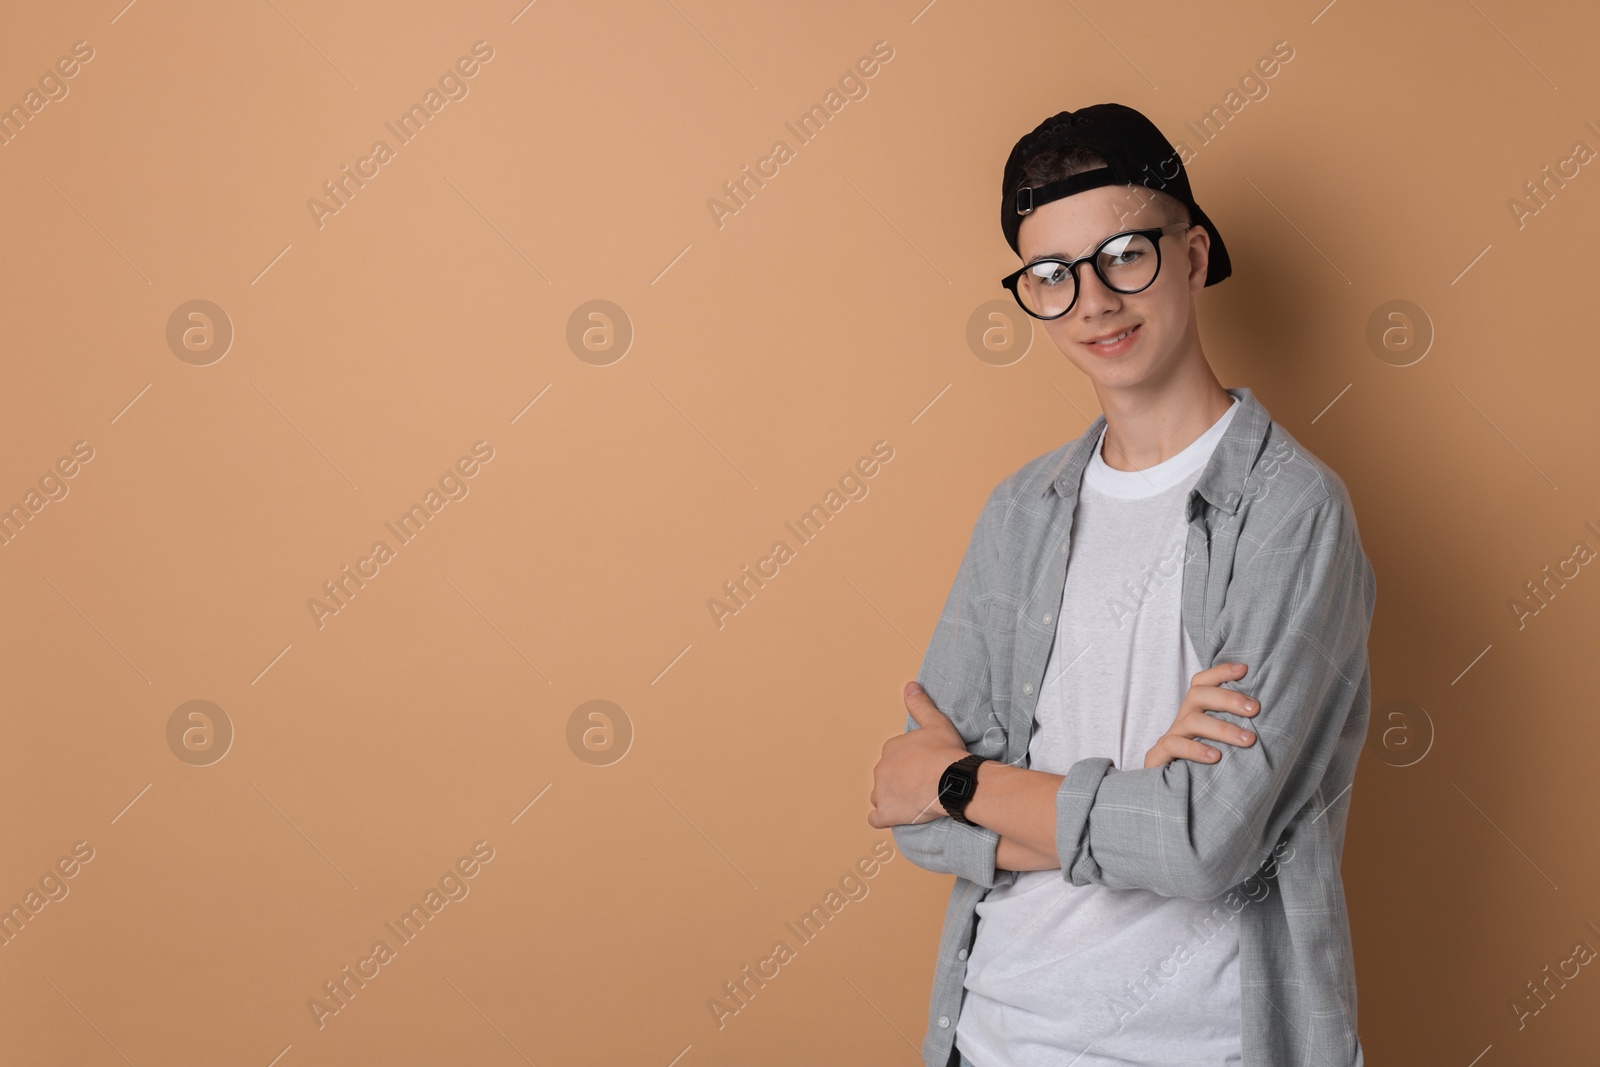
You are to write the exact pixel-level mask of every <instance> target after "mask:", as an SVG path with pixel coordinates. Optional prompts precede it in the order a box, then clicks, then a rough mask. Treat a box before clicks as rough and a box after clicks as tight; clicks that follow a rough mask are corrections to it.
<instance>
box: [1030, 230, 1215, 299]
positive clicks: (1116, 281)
mask: <svg viewBox="0 0 1600 1067" xmlns="http://www.w3.org/2000/svg"><path fill="white" fill-rule="evenodd" d="M1187 229H1189V223H1186V222H1174V223H1172V224H1171V225H1168V226H1155V227H1152V228H1150V229H1148V230H1123V231H1122V232H1121V233H1114V234H1112V235H1111V236H1110V237H1107V238H1106V239H1105V240H1104V241H1101V242H1100V245H1099V247H1098V248H1096V249H1095V250H1094V251H1093V252H1091V253H1090V254H1089V255H1087V256H1084V257H1083V258H1081V259H1072V260H1067V259H1036V260H1034V261H1033V262H1032V263H1028V264H1025V265H1024V266H1023V267H1022V268H1021V269H1019V270H1017V271H1015V272H1013V273H1011V274H1008V275H1006V276H1005V277H1004V278H1001V279H1000V284H1001V285H1003V286H1005V287H1006V288H1007V289H1009V290H1011V295H1012V296H1014V297H1016V298H1017V303H1018V304H1020V305H1021V306H1022V310H1023V311H1026V312H1027V313H1028V314H1030V315H1032V316H1033V317H1034V318H1036V319H1059V318H1060V317H1061V316H1063V315H1065V314H1066V313H1067V312H1069V311H1071V310H1072V305H1074V304H1076V303H1077V302H1078V266H1079V264H1082V263H1089V264H1092V265H1093V266H1094V272H1095V274H1097V275H1099V277H1100V280H1101V281H1102V282H1104V283H1105V285H1106V288H1107V289H1110V290H1111V291H1112V292H1116V293H1122V294H1124V295H1126V294H1129V293H1137V292H1139V291H1141V290H1144V289H1148V288H1149V287H1150V285H1151V283H1153V282H1154V281H1155V280H1156V275H1157V274H1158V273H1160V271H1161V237H1162V235H1163V234H1168V233H1182V232H1184V231H1185V230H1187Z"/></svg>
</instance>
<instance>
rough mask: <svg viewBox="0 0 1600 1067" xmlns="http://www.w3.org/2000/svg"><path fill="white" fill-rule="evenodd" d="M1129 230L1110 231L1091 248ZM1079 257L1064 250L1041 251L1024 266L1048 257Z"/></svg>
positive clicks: (1086, 252) (1085, 252)
mask: <svg viewBox="0 0 1600 1067" xmlns="http://www.w3.org/2000/svg"><path fill="white" fill-rule="evenodd" d="M1127 232H1128V231H1126V230H1117V231H1115V232H1113V233H1108V234H1106V235H1105V237H1102V238H1100V240H1098V241H1096V242H1094V243H1093V244H1092V245H1090V246H1089V248H1090V249H1094V248H1099V247H1100V245H1101V244H1102V243H1103V242H1104V241H1106V240H1107V239H1108V238H1112V237H1115V236H1116V235H1117V234H1119V233H1127ZM1083 254H1084V255H1088V254H1089V252H1088V250H1085V251H1084V253H1083ZM1077 258H1078V257H1077V256H1069V255H1067V254H1065V253H1063V252H1041V253H1040V254H1039V255H1037V256H1034V257H1033V258H1032V259H1030V260H1028V261H1027V262H1026V263H1024V264H1023V266H1024V267H1031V266H1033V265H1034V264H1035V263H1038V262H1041V261H1042V260H1046V259H1066V260H1072V259H1077Z"/></svg>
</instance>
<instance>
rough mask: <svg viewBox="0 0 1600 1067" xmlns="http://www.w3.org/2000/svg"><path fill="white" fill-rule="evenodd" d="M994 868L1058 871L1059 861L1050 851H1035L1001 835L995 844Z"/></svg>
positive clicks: (999, 869)
mask: <svg viewBox="0 0 1600 1067" xmlns="http://www.w3.org/2000/svg"><path fill="white" fill-rule="evenodd" d="M994 868H995V870H997V871H1059V870H1060V869H1061V861H1060V860H1059V859H1057V858H1056V854H1055V853H1054V852H1051V853H1050V854H1049V855H1045V854H1044V853H1042V852H1036V851H1034V850H1033V849H1031V848H1029V847H1028V846H1027V845H1024V844H1023V843H1022V842H1021V841H1018V840H1017V839H1016V838H1014V837H1005V836H1002V837H1001V838H1000V840H999V841H998V842H997V843H996V845H995V850H994Z"/></svg>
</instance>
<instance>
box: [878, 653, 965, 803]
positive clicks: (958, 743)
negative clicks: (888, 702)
mask: <svg viewBox="0 0 1600 1067" xmlns="http://www.w3.org/2000/svg"><path fill="white" fill-rule="evenodd" d="M905 699H906V710H907V711H908V712H910V713H911V717H912V718H913V719H915V720H916V721H917V726H918V729H915V730H907V731H905V732H903V733H900V734H896V735H895V736H894V737H891V738H889V740H887V741H885V742H884V743H883V755H882V756H880V757H878V763H877V765H876V766H875V767H873V768H872V793H871V795H870V796H868V798H867V799H868V800H870V801H871V802H872V810H871V811H870V812H868V813H867V825H868V826H872V827H875V828H877V829H879V830H881V829H884V828H885V827H888V826H901V825H905V824H908V823H919V822H932V821H933V820H934V819H937V818H939V817H940V816H942V815H943V814H944V813H945V812H944V805H942V804H940V803H939V778H940V776H941V775H943V774H944V772H945V768H946V767H948V766H950V764H952V763H954V762H955V761H956V760H958V759H961V758H962V757H963V756H965V755H967V745H966V742H965V741H963V740H961V733H960V732H959V731H958V730H957V729H956V726H955V723H953V722H951V721H950V720H949V718H948V717H946V715H945V714H944V712H942V711H940V710H939V709H938V708H937V707H935V706H934V703H933V700H932V699H930V698H929V696H928V694H927V693H925V692H924V691H923V689H922V687H921V686H920V685H918V684H917V683H916V682H911V683H909V684H908V685H907V686H906V688H905Z"/></svg>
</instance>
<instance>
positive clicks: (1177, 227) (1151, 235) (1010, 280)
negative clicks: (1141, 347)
mask: <svg viewBox="0 0 1600 1067" xmlns="http://www.w3.org/2000/svg"><path fill="white" fill-rule="evenodd" d="M1195 225H1198V224H1197V223H1188V222H1173V223H1168V224H1167V225H1165V226H1152V227H1150V228H1149V229H1144V230H1121V231H1118V232H1117V233H1114V234H1112V235H1111V236H1110V237H1107V238H1106V239H1105V240H1104V241H1101V242H1100V243H1099V244H1098V245H1096V246H1095V249H1094V251H1093V252H1090V253H1089V254H1088V255H1087V256H1082V257H1080V258H1078V259H1073V260H1066V259H1057V258H1056V257H1054V256H1041V257H1040V258H1038V259H1036V260H1033V261H1032V262H1030V263H1024V264H1023V265H1022V266H1020V267H1018V268H1017V269H1016V270H1015V271H1013V272H1012V273H1010V274H1008V275H1006V276H1005V277H1004V278H1001V279H1000V284H1001V285H1002V286H1004V287H1005V288H1007V289H1009V290H1011V295H1012V296H1013V297H1015V298H1016V301H1017V306H1018V307H1020V308H1021V309H1022V310H1023V311H1026V312H1027V313H1028V314H1029V315H1032V316H1033V317H1034V318H1036V319H1039V320H1041V321H1043V322H1053V321H1054V320H1056V319H1059V318H1060V317H1061V316H1062V315H1065V314H1066V313H1067V312H1069V311H1071V310H1072V309H1073V308H1074V307H1075V306H1076V305H1077V303H1078V296H1079V295H1080V294H1081V293H1082V292H1083V286H1082V285H1081V284H1079V282H1078V265H1079V264H1080V263H1087V264H1089V265H1090V266H1091V267H1093V268H1094V273H1095V277H1097V278H1099V279H1100V283H1101V284H1102V285H1104V286H1105V287H1106V288H1107V289H1109V290H1111V291H1112V292H1113V293H1117V294H1118V295H1120V296H1132V295H1133V294H1134V293H1142V292H1144V291H1145V290H1146V289H1148V288H1150V287H1151V286H1152V285H1154V284H1155V283H1156V279H1157V278H1159V277H1160V276H1161V238H1162V237H1165V236H1166V235H1167V234H1169V233H1180V232H1185V231H1187V230H1190V229H1192V228H1193V227H1194V226H1195ZM1133 236H1139V237H1145V238H1148V239H1149V241H1150V243H1151V244H1152V245H1154V246H1155V249H1156V269H1155V273H1154V274H1152V275H1150V280H1149V281H1147V282H1145V283H1144V284H1143V285H1141V286H1139V288H1137V289H1128V290H1122V289H1118V288H1117V287H1116V286H1114V285H1112V284H1111V282H1110V281H1108V280H1107V279H1106V276H1105V272H1104V271H1102V270H1101V269H1100V253H1101V252H1103V251H1105V247H1106V245H1108V244H1110V243H1111V242H1112V241H1115V240H1116V239H1117V238H1119V237H1133ZM1041 263H1060V264H1061V265H1062V266H1064V267H1066V268H1067V273H1068V274H1070V275H1071V276H1072V300H1071V301H1070V302H1069V303H1068V304H1067V306H1066V307H1064V308H1062V309H1061V311H1060V312H1059V313H1057V314H1055V315H1039V314H1035V313H1034V312H1033V311H1032V310H1031V309H1030V308H1029V307H1028V305H1026V304H1024V303H1023V302H1022V294H1021V293H1019V292H1017V280H1018V279H1019V278H1021V277H1022V276H1023V274H1025V273H1026V272H1028V271H1030V270H1032V269H1033V268H1034V267H1037V266H1038V265H1039V264H1041Z"/></svg>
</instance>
